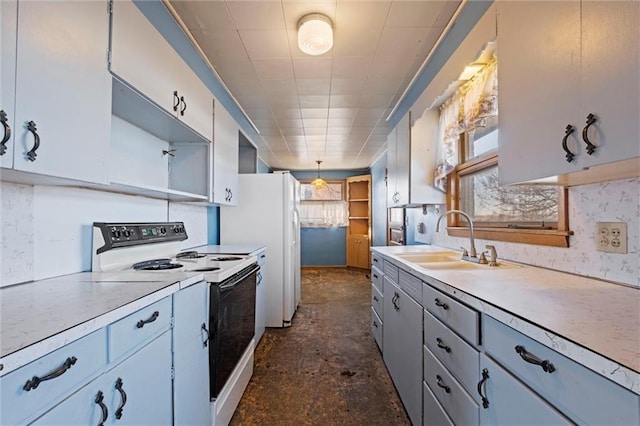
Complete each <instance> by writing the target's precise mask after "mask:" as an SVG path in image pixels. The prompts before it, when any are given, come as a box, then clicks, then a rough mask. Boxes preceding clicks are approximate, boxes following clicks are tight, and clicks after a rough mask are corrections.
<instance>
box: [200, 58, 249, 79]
mask: <svg viewBox="0 0 640 426" xmlns="http://www.w3.org/2000/svg"><path fill="white" fill-rule="evenodd" d="M210 62H211V65H213V68H215V70H216V72H217V73H218V74H219V75H220V77H221V78H222V79H223V80H226V78H241V79H255V78H256V77H257V76H256V72H255V70H254V68H253V64H252V63H251V61H250V60H249V57H248V56H247V57H244V58H243V57H226V56H217V55H214V56H212V57H211V59H210Z"/></svg>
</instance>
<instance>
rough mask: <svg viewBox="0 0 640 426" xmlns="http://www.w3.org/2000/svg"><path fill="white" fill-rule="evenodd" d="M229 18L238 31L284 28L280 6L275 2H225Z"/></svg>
mask: <svg viewBox="0 0 640 426" xmlns="http://www.w3.org/2000/svg"><path fill="white" fill-rule="evenodd" d="M226 5H227V7H228V8H229V12H230V13H231V18H232V19H233V20H234V22H235V24H236V26H237V27H238V29H240V30H273V29H276V30H279V29H283V28H284V18H283V12H282V5H281V3H280V2H275V1H227V2H226Z"/></svg>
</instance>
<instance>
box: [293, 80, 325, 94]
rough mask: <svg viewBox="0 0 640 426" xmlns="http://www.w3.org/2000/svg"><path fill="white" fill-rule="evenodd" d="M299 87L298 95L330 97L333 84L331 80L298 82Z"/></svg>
mask: <svg viewBox="0 0 640 426" xmlns="http://www.w3.org/2000/svg"><path fill="white" fill-rule="evenodd" d="M296 83H297V85H298V94H299V95H324V96H327V95H329V92H330V90H331V82H330V81H329V79H325V80H312V79H305V80H300V79H298V80H296Z"/></svg>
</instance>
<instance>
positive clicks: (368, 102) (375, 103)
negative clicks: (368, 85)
mask: <svg viewBox="0 0 640 426" xmlns="http://www.w3.org/2000/svg"><path fill="white" fill-rule="evenodd" d="M391 99H392V96H391V95H377V94H371V95H367V94H365V95H362V97H361V98H360V107H362V108H386V107H387V106H388V105H389V103H390V102H391Z"/></svg>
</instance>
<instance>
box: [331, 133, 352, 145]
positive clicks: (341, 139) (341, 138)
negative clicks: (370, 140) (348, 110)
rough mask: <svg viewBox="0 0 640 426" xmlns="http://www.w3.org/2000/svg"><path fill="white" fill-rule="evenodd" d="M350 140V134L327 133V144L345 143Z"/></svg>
mask: <svg viewBox="0 0 640 426" xmlns="http://www.w3.org/2000/svg"><path fill="white" fill-rule="evenodd" d="M348 141H349V136H348V135H327V144H336V143H337V144H344V143H346V142H348Z"/></svg>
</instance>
